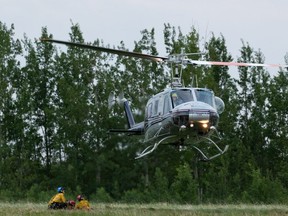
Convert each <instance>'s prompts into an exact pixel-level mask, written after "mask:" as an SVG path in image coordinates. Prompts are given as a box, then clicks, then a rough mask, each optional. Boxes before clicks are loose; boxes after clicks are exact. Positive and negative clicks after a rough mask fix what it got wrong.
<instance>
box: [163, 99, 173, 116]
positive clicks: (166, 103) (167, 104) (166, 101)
mask: <svg viewBox="0 0 288 216" xmlns="http://www.w3.org/2000/svg"><path fill="white" fill-rule="evenodd" d="M171 108H172V107H171V103H170V100H169V95H168V94H167V95H166V96H165V98H164V106H163V114H166V113H168V112H169V111H170V110H171Z"/></svg>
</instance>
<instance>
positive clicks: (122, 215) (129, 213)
mask: <svg viewBox="0 0 288 216" xmlns="http://www.w3.org/2000/svg"><path fill="white" fill-rule="evenodd" d="M91 206H92V209H91V210H90V211H83V210H48V209H47V204H46V203H41V204H39V203H0V215H3V216H4V215H41V216H46V215H103V216H104V215H105V216H110V215H111V216H112V215H116V216H148V215H149V216H176V215H184V216H186V215H187V216H188V215H195V216H196V215H197V216H204V215H205V216H206V215H213V216H217V215H221V216H222V215H224V216H226V215H227V216H228V215H229V216H231V215H232V216H240V215H245V216H246V215H258V216H260V215H261V216H262V215H271V216H276V215H277V216H278V215H288V207H287V206H285V205H244V204H243V205H212V204H211V205H176V204H168V203H159V204H117V203H114V204H96V203H91Z"/></svg>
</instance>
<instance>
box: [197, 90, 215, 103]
mask: <svg viewBox="0 0 288 216" xmlns="http://www.w3.org/2000/svg"><path fill="white" fill-rule="evenodd" d="M195 94H196V98H197V101H201V102H204V103H207V104H209V105H210V106H212V107H215V101H214V94H213V92H212V91H210V90H208V89H201V88H199V89H195Z"/></svg>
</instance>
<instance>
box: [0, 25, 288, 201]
mask: <svg viewBox="0 0 288 216" xmlns="http://www.w3.org/2000/svg"><path fill="white" fill-rule="evenodd" d="M14 31H15V27H14V25H11V26H9V27H8V26H6V24H5V23H2V22H0V47H1V49H0V88H1V90H0V200H1V201H18V200H28V201H33V202H42V201H44V202H45V201H47V202H48V201H49V199H50V197H51V195H53V194H55V193H56V189H57V187H58V186H63V187H65V189H66V197H68V198H69V197H74V195H76V194H78V193H82V194H85V195H86V196H87V197H88V198H89V199H90V200H92V201H97V202H107V203H108V202H125V203H153V202H155V203H156V202H167V203H181V204H182V203H190V204H203V203H265V204H269V203H287V201H286V200H287V199H288V145H287V144H288V142H287V138H288V135H287V134H288V125H287V122H288V109H287V107H288V74H287V69H284V68H279V71H278V72H277V74H276V75H271V74H270V73H269V72H268V70H267V68H263V67H237V68H236V71H237V76H232V75H231V73H230V70H231V69H230V68H228V67H227V66H209V67H208V66H197V67H192V66H187V68H185V69H184V71H183V80H184V83H185V85H190V84H191V81H192V79H191V71H193V77H197V83H198V85H199V87H207V88H209V89H212V90H213V91H214V93H215V95H217V96H218V97H220V98H222V100H223V101H224V102H225V111H224V112H223V113H222V114H221V116H220V122H219V131H220V133H221V135H222V137H223V140H222V143H221V144H219V145H221V146H225V145H229V150H228V151H227V152H226V153H225V154H224V155H222V156H220V157H218V158H216V159H214V160H211V161H209V162H201V161H199V154H198V153H197V152H196V151H195V150H193V149H192V148H190V149H186V150H185V151H178V150H177V149H175V148H173V146H160V147H159V148H158V149H157V150H156V151H155V152H153V153H152V154H150V155H148V156H147V157H144V158H141V159H138V160H135V159H134V158H135V156H136V154H137V153H139V151H141V150H143V148H144V147H145V146H143V144H142V143H141V138H140V139H139V137H134V136H125V135H123V134H110V133H108V131H109V129H110V128H125V127H127V125H126V124H127V122H126V119H125V115H124V111H123V107H122V106H121V105H119V104H117V103H115V104H114V105H113V106H111V107H109V106H108V98H109V95H110V94H111V92H112V93H114V94H115V95H119V94H121V93H124V97H125V98H127V99H128V100H129V101H130V104H131V107H132V110H133V112H134V113H135V119H136V120H137V121H138V122H140V121H143V119H144V108H145V105H146V102H147V100H148V99H149V97H151V96H152V95H154V94H156V93H158V92H160V91H161V90H163V89H164V88H165V87H166V86H167V84H168V83H169V81H170V77H169V75H167V67H168V69H169V65H168V66H165V65H162V64H157V63H155V62H151V61H147V60H141V59H135V58H130V57H124V56H117V55H113V54H109V53H103V52H98V51H93V50H87V49H81V48H75V47H66V46H61V45H55V44H51V43H43V42H41V41H40V40H39V38H53V34H51V33H49V32H48V29H47V28H46V27H43V28H42V29H41V35H39V37H37V39H36V38H34V39H30V38H27V36H25V35H24V36H23V38H15V36H14V33H15V32H14ZM163 37H164V43H165V49H166V53H167V55H169V54H172V53H180V52H181V50H182V49H184V52H185V53H196V52H202V51H203V49H204V53H205V54H204V56H203V57H202V58H203V59H204V60H209V61H238V62H254V63H264V61H265V56H264V54H263V53H262V52H261V51H259V50H255V49H254V48H253V47H251V46H250V45H249V43H248V42H245V41H243V40H242V47H239V56H240V57H238V59H233V57H232V56H231V54H230V53H229V50H227V46H226V43H225V37H224V36H223V35H219V36H217V35H214V34H212V36H211V37H210V38H209V39H207V41H205V42H204V44H203V45H202V46H201V47H200V44H201V42H203V41H202V39H201V38H202V37H201V35H199V33H198V32H197V30H196V29H195V28H194V27H193V26H192V27H191V30H190V32H188V33H187V34H184V33H182V31H181V28H180V27H174V26H171V25H170V24H164V25H163ZM69 41H71V42H79V43H89V44H91V45H96V46H103V47H110V48H117V49H123V50H127V48H126V47H125V43H124V41H122V42H121V43H120V44H119V45H113V46H111V45H109V44H104V42H103V40H101V39H95V41H93V42H90V41H85V39H84V38H83V33H82V32H81V29H80V25H79V24H72V26H71V31H70V33H69ZM130 51H134V52H141V53H145V54H151V55H158V51H157V44H156V40H155V29H150V30H147V29H144V30H143V31H141V38H140V40H138V41H134V49H133V50H130ZM193 58H197V56H196V57H195V56H193ZM284 58H285V59H286V63H288V56H283V59H284Z"/></svg>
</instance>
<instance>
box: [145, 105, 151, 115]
mask: <svg viewBox="0 0 288 216" xmlns="http://www.w3.org/2000/svg"><path fill="white" fill-rule="evenodd" d="M146 113H147V117H148V118H150V117H151V116H152V103H150V104H149V105H148V107H147V112H146Z"/></svg>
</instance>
